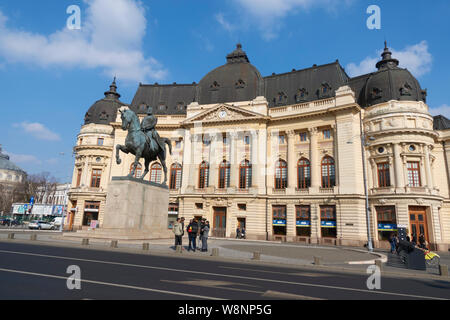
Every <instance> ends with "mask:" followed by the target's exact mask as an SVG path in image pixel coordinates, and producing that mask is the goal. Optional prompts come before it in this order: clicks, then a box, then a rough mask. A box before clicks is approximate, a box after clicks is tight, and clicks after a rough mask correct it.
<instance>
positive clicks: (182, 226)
mask: <svg viewBox="0 0 450 320" xmlns="http://www.w3.org/2000/svg"><path fill="white" fill-rule="evenodd" d="M184 220H185V219H184V218H181V228H182V229H183V234H182V235H181V239H183V237H184Z"/></svg>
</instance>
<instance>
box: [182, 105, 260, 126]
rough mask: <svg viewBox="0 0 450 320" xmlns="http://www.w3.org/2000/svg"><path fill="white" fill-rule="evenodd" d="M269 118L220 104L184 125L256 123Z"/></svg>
mask: <svg viewBox="0 0 450 320" xmlns="http://www.w3.org/2000/svg"><path fill="white" fill-rule="evenodd" d="M266 119H268V117H267V116H264V115H263V114H260V113H256V112H253V111H249V110H245V109H243V108H239V107H236V106H231V105H228V104H219V105H217V106H215V107H212V108H210V109H208V110H205V111H203V112H201V113H199V114H197V115H195V116H193V117H191V118H189V119H187V120H186V121H184V122H183V123H184V124H193V123H195V122H203V123H213V122H234V121H252V120H253V121H254V120H266Z"/></svg>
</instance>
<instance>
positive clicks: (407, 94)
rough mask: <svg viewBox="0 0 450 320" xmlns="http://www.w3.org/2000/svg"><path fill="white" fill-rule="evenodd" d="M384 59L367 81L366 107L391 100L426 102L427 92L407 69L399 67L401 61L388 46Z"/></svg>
mask: <svg viewBox="0 0 450 320" xmlns="http://www.w3.org/2000/svg"><path fill="white" fill-rule="evenodd" d="M382 57H383V59H382V60H381V61H380V62H378V63H377V68H378V71H377V72H375V73H373V74H371V75H370V76H369V77H368V79H367V83H366V86H365V88H364V100H365V101H364V105H365V106H367V107H369V106H372V105H375V104H379V103H383V102H388V101H391V100H398V101H423V102H426V91H424V90H422V89H421V87H420V84H419V82H418V81H417V79H416V78H414V76H413V75H412V74H411V73H410V72H409V71H408V70H407V69H402V68H399V67H398V65H399V61H398V60H397V59H393V58H392V53H391V52H390V51H389V49H388V48H387V45H386V46H385V48H384V52H383V54H382Z"/></svg>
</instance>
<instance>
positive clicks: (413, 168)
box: [407, 162, 421, 187]
mask: <svg viewBox="0 0 450 320" xmlns="http://www.w3.org/2000/svg"><path fill="white" fill-rule="evenodd" d="M407 168H408V185H409V186H410V187H420V186H421V181H420V165H419V162H408V163H407Z"/></svg>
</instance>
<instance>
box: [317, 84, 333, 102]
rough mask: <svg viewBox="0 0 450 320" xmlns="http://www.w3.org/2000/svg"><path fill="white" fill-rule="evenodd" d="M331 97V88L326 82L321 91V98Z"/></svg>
mask: <svg viewBox="0 0 450 320" xmlns="http://www.w3.org/2000/svg"><path fill="white" fill-rule="evenodd" d="M330 95H331V86H330V85H329V84H328V83H327V82H324V83H322V85H321V86H320V89H319V98H328V97H330Z"/></svg>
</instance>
